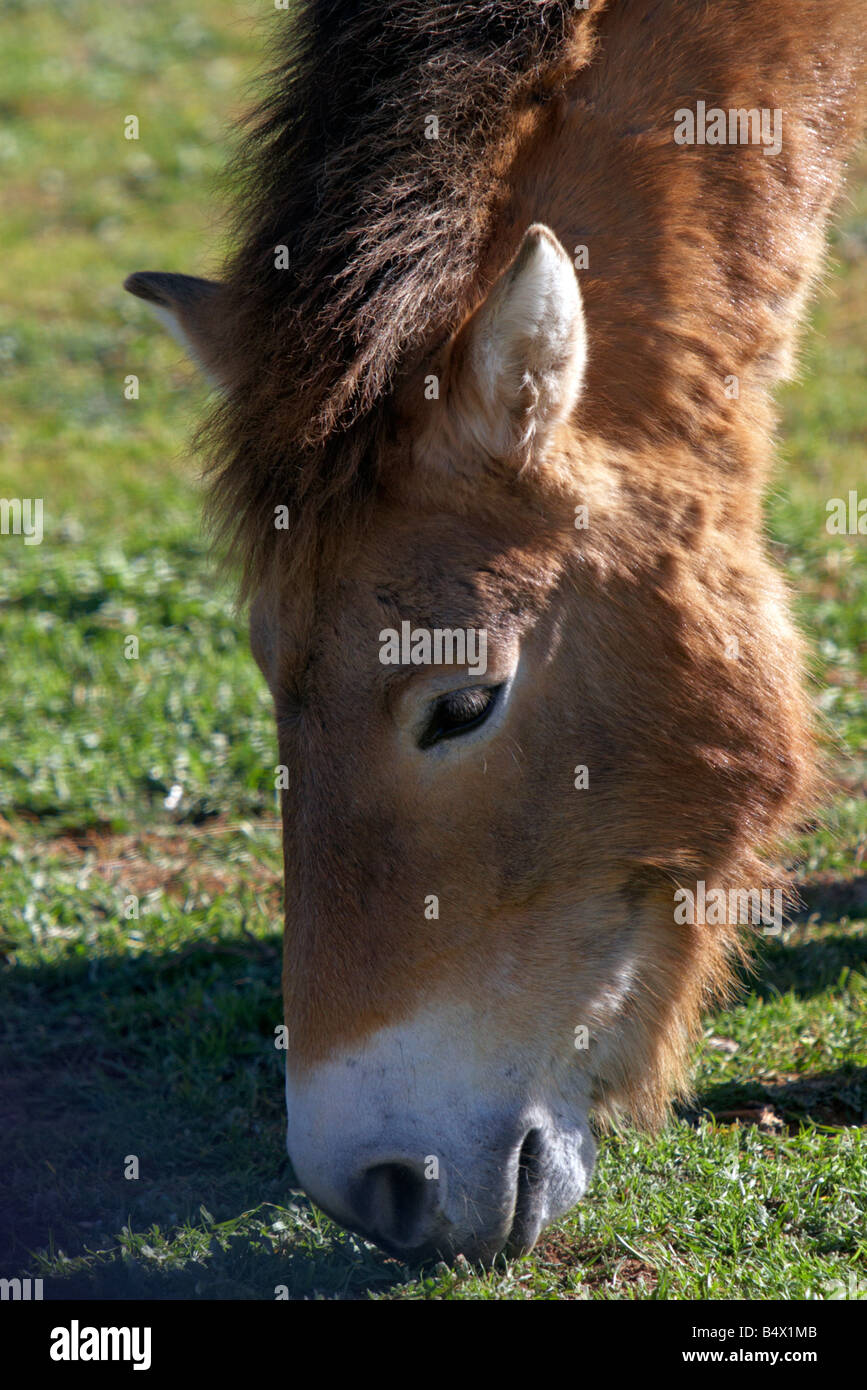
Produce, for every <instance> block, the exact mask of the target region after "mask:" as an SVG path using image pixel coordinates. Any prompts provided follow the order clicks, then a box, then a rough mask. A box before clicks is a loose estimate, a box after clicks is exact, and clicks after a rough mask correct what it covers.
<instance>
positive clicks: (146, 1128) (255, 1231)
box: [0, 935, 867, 1299]
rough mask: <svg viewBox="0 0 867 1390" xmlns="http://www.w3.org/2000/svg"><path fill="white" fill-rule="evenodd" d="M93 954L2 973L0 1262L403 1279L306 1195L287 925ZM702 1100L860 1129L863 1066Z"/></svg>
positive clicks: (339, 1279) (842, 955)
mask: <svg viewBox="0 0 867 1390" xmlns="http://www.w3.org/2000/svg"><path fill="white" fill-rule="evenodd" d="M77 950H78V951H80V952H81V953H80V954H78V953H76V954H72V953H71V954H70V956H69V957H68V958H67V959H66V960H65V961H63V962H61V963H59V964H52V965H41V966H39V967H35V968H32V969H31V968H25V967H22V966H14V967H9V968H7V969H6V971H5V974H4V977H3V1000H2V1006H0V1007H2V1014H0V1016H2V1018H3V1022H4V1046H3V1055H2V1069H0V1135H2V1139H0V1145H2V1168H3V1173H4V1181H3V1184H2V1189H0V1277H13V1276H14V1275H16V1274H20V1275H22V1276H23V1275H27V1274H29V1275H31V1276H39V1275H42V1277H43V1278H44V1281H45V1296H46V1297H47V1298H52V1297H54V1298H63V1297H75V1298H106V1299H111V1298H121V1299H123V1298H256V1299H273V1298H275V1297H276V1293H275V1290H277V1289H278V1287H281V1286H282V1287H285V1290H286V1295H287V1296H288V1297H290V1298H293V1299H294V1298H303V1297H316V1296H323V1297H328V1298H341V1297H345V1298H353V1297H355V1298H363V1297H365V1296H366V1295H367V1294H369V1293H370V1292H372V1291H376V1290H381V1291H385V1290H387V1289H389V1288H395V1287H399V1286H400V1285H402V1284H403V1283H404V1282H405V1280H406V1278H407V1271H406V1269H405V1268H404V1266H402V1265H400V1264H399V1263H397V1262H395V1261H393V1260H390V1259H388V1258H387V1257H386V1256H384V1255H381V1254H380V1253H379V1252H378V1251H376V1250H374V1249H373V1248H372V1247H370V1246H367V1245H365V1244H364V1243H363V1242H361V1241H359V1240H356V1239H355V1238H353V1237H352V1236H350V1235H347V1234H346V1233H345V1232H342V1231H339V1230H338V1229H337V1228H335V1227H333V1226H331V1225H330V1224H329V1223H328V1222H326V1221H325V1220H324V1218H322V1217H321V1216H320V1215H319V1214H318V1213H317V1212H316V1210H315V1209H314V1208H313V1207H312V1206H311V1204H310V1203H309V1202H308V1201H307V1200H306V1198H304V1197H303V1196H301V1195H300V1194H295V1193H293V1183H294V1176H293V1174H292V1172H291V1168H290V1165H289V1162H288V1159H287V1157H286V1151H285V1136H284V1123H285V1121H284V1111H283V1074H282V1072H283V1067H282V1062H283V1056H282V1053H281V1052H279V1051H278V1050H277V1049H276V1048H275V1046H274V1034H275V1027H276V1026H277V1025H278V1024H279V1023H280V1022H281V1017H282V1009H281V1001H280V995H279V977H280V966H279V939H278V938H277V937H276V936H275V937H274V938H269V939H266V940H262V941H259V940H254V939H247V938H242V937H232V938H225V939H223V938H220V939H217V940H211V941H205V942H202V943H201V944H196V943H193V944H191V945H190V946H188V947H186V948H185V949H184V950H183V951H180V952H166V953H165V954H158V953H144V952H142V954H141V955H140V956H139V957H137V958H127V957H124V958H105V957H100V958H93V959H88V958H87V956H86V954H85V953H84V950H83V948H77ZM864 958H865V943H864V942H863V941H859V940H858V939H857V938H853V937H851V936H845V935H840V936H833V937H826V938H824V939H821V940H818V941H816V942H814V943H806V944H798V945H792V946H786V945H781V944H779V943H776V942H769V943H768V944H767V945H766V947H765V948H764V951H763V959H762V961H761V962H760V965H759V975H758V979H757V980H754V981H753V983H752V988H754V989H755V990H756V991H757V992H758V993H760V994H763V996H764V997H768V996H770V995H771V994H775V993H777V992H784V991H785V990H788V989H794V990H796V991H797V992H798V993H801V994H815V993H817V992H819V991H821V990H822V989H824V988H828V987H829V986H832V985H835V984H837V983H839V980H840V977H841V972H842V971H844V970H847V969H857V968H858V966H859V965H861V964H863V962H864ZM700 1110H704V1111H711V1112H712V1113H714V1114H716V1115H717V1116H718V1118H720V1119H721V1120H722V1119H723V1118H724V1117H726V1116H728V1117H729V1118H737V1119H741V1120H742V1121H743V1122H747V1123H749V1122H752V1123H762V1121H763V1119H765V1120H767V1122H768V1125H769V1126H771V1127H772V1125H773V1124H775V1123H777V1122H779V1124H780V1125H782V1126H786V1125H792V1124H801V1123H804V1122H805V1121H808V1120H814V1121H816V1122H817V1123H821V1124H847V1125H853V1124H854V1125H859V1124H864V1123H865V1122H867V1074H865V1071H864V1069H860V1070H856V1069H848V1070H847V1069H842V1070H840V1071H837V1072H834V1073H827V1074H823V1075H819V1076H813V1077H803V1078H798V1079H797V1080H790V1079H785V1080H783V1081H781V1083H780V1084H779V1085H764V1084H761V1083H754V1082H746V1083H739V1082H732V1083H726V1084H722V1085H717V1086H714V1087H712V1088H709V1089H708V1090H706V1091H705V1092H704V1093H703V1094H702V1095H701V1097H700V1100H699V1107H698V1110H697V1111H694V1112H693V1114H696V1113H698V1112H699V1111H700ZM766 1112H768V1113H766ZM769 1115H770V1118H768V1116H769ZM133 1159H135V1160H137V1163H138V1172H139V1176H138V1177H137V1178H132V1179H130V1178H127V1177H126V1176H125V1172H128V1171H130V1170H131V1161H132V1160H133ZM125 1228H126V1229H125ZM61 1252H62V1255H61Z"/></svg>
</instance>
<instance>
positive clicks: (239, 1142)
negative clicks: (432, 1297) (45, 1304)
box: [0, 938, 405, 1299]
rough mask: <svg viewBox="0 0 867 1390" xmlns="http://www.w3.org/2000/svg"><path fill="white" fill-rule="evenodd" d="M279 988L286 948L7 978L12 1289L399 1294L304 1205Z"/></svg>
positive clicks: (5, 1108)
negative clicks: (287, 1104) (287, 1112)
mask: <svg viewBox="0 0 867 1390" xmlns="http://www.w3.org/2000/svg"><path fill="white" fill-rule="evenodd" d="M279 980H280V965H279V942H278V940H277V939H274V940H266V941H261V942H260V941H258V940H257V941H247V940H245V939H238V938H232V939H231V940H229V939H226V940H220V941H212V942H204V943H202V947H201V949H199V948H198V947H191V948H188V949H187V950H186V951H184V952H180V953H174V954H172V953H166V954H165V955H159V954H145V953H144V952H143V953H142V954H141V956H139V957H138V958H136V959H127V958H123V959H106V958H98V959H93V960H88V959H87V958H86V957H81V956H75V957H70V959H68V960H67V961H65V962H63V963H61V964H55V965H50V966H49V965H42V966H39V967H37V968H33V969H29V968H25V967H21V966H15V967H10V968H7V969H6V971H5V974H4V978H3V984H2V988H3V1003H2V1016H3V1019H4V1035H5V1039H4V1045H3V1052H2V1065H0V1136H2V1138H0V1150H2V1157H0V1165H2V1171H3V1174H4V1179H3V1184H2V1189H0V1276H2V1277H14V1276H15V1275H16V1274H17V1275H28V1274H29V1275H31V1276H34V1277H39V1276H42V1277H43V1279H44V1293H45V1297H46V1298H52V1297H53V1298H67V1297H73V1298H132V1297H135V1298H267V1299H273V1298H274V1297H275V1296H276V1295H275V1288H276V1287H277V1286H278V1285H285V1286H286V1287H287V1290H288V1296H289V1297H291V1298H298V1297H304V1296H305V1295H307V1296H309V1295H313V1296H315V1295H316V1294H317V1293H321V1294H324V1295H325V1296H327V1297H340V1296H349V1297H352V1296H353V1295H354V1296H359V1297H363V1296H364V1293H365V1291H366V1290H367V1289H369V1288H373V1287H387V1286H388V1285H391V1284H394V1283H401V1282H403V1280H404V1278H405V1274H404V1271H403V1267H402V1266H401V1265H399V1264H397V1263H396V1262H394V1261H391V1260H388V1259H387V1258H386V1257H385V1256H381V1255H379V1253H378V1252H375V1251H373V1250H372V1249H371V1248H369V1247H367V1246H365V1245H364V1244H363V1243H362V1242H360V1241H355V1240H354V1239H353V1237H351V1236H349V1235H346V1234H345V1233H343V1232H335V1228H333V1227H330V1226H329V1224H328V1223H327V1222H325V1221H324V1220H323V1218H321V1217H320V1216H319V1215H318V1214H317V1213H316V1212H315V1210H314V1209H313V1208H312V1207H311V1205H310V1204H309V1203H308V1202H307V1200H306V1198H304V1197H303V1196H301V1195H300V1194H295V1195H293V1191H292V1188H293V1183H294V1181H295V1180H294V1175H293V1173H292V1171H291V1165H290V1164H289V1161H288V1159H287V1156H286V1148H285V1116H284V1101H283V1053H282V1052H280V1051H278V1050H277V1049H276V1048H275V1046H274V1036H275V1035H274V1030H275V1027H276V1026H277V1025H278V1024H279V1023H280V1022H281V1021H282V1008H281V1001H280V995H279ZM133 1160H137V1163H138V1173H139V1176H138V1178H128V1177H126V1176H125V1173H127V1172H132V1171H133V1169H134V1165H133ZM290 1203H291V1204H292V1205H291V1209H289V1210H287V1208H288V1207H289V1204H290ZM124 1228H126V1230H125V1229H124ZM61 1252H62V1253H61Z"/></svg>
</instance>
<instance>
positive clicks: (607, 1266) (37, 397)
mask: <svg viewBox="0 0 867 1390" xmlns="http://www.w3.org/2000/svg"><path fill="white" fill-rule="evenodd" d="M256 12H257V10H256V7H254V6H253V5H252V4H251V5H250V6H249V7H248V8H247V9H245V8H244V7H243V6H242V5H239V4H233V3H226V0H219V2H218V0H211V3H209V4H205V3H204V0H184V2H183V3H180V0H159V3H155V4H153V5H151V6H138V5H132V4H118V5H115V6H107V5H105V4H103V3H99V4H97V3H94V0H70V3H68V4H65V5H64V6H63V7H62V13H61V12H59V11H58V10H57V7H56V6H53V5H49V4H47V3H35V2H33V0H18V2H17V3H12V4H7V6H6V7H5V9H4V11H3V15H2V17H0V46H2V49H3V52H4V59H5V61H4V79H3V80H4V87H3V90H2V92H0V110H2V114H3V128H2V132H0V177H2V179H3V182H4V188H5V189H6V193H7V196H6V199H5V203H6V217H5V221H6V236H5V250H4V255H3V258H2V261H0V280H2V295H0V303H2V306H3V307H2V309H0V375H2V384H0V390H2V393H3V399H4V410H3V415H2V421H0V434H2V438H0V447H2V459H3V462H2V466H0V467H2V471H0V494H2V495H4V496H41V497H43V498H44V507H45V523H44V524H45V541H44V542H43V544H42V545H41V546H24V545H23V544H22V543H21V542H20V539H16V538H13V537H2V538H0V643H2V657H3V676H4V679H3V682H2V685H0V727H2V728H3V730H4V738H3V739H2V740H0V957H2V960H3V962H4V963H3V966H2V990H3V1004H2V1035H3V1042H2V1059H0V1104H2V1125H0V1132H2V1134H3V1147H4V1150H5V1152H4V1163H3V1168H4V1175H5V1176H4V1183H3V1186H2V1190H0V1208H2V1221H0V1229H2V1233H3V1236H2V1238H3V1246H2V1249H0V1275H3V1276H6V1277H8V1276H11V1275H13V1274H15V1273H25V1274H26V1273H29V1274H31V1275H40V1274H41V1275H42V1276H43V1277H44V1279H45V1281H46V1286H45V1287H46V1295H47V1296H49V1297H51V1296H63V1295H65V1294H75V1295H80V1296H85V1297H113V1298H119V1297H121V1298H122V1297H127V1296H145V1297H166V1296H172V1297H174V1296H176V1297H182V1298H197V1297H202V1298H214V1297H217V1298H252V1299H260V1298H267V1299H271V1298H274V1297H275V1289H277V1288H278V1287H280V1286H286V1287H287V1289H288V1291H289V1293H290V1296H291V1297H294V1298H299V1297H324V1298H340V1297H354V1298H358V1297H370V1298H384V1299H407V1298H410V1299H426V1298H448V1299H451V1298H454V1299H485V1298H533V1299H536V1298H539V1299H546V1298H594V1299H597V1298H603V1299H620V1298H625V1299H629V1298H720V1297H723V1298H725V1297H748V1298H767V1297H780V1298H805V1297H816V1298H827V1297H838V1296H840V1290H841V1289H843V1290H851V1289H853V1288H854V1289H856V1290H857V1288H858V1287H859V1284H860V1286H861V1288H862V1289H863V1291H864V1292H865V1293H867V1237H865V1235H864V1232H863V1203H864V1193H865V1190H867V1148H865V1125H867V1039H865V1032H867V1030H865V1024H864V1018H865V1005H867V997H865V996H867V983H865V980H867V923H865V920H864V918H865V895H864V891H863V887H864V863H863V860H864V854H865V846H867V799H865V795H864V792H865V785H867V637H865V622H864V614H865V611H867V544H865V541H864V539H863V538H858V537H832V536H829V535H828V534H827V532H826V530H825V527H824V519H825V502H826V500H827V498H829V497H832V496H845V495H846V493H847V492H848V490H849V489H850V488H858V487H859V485H860V486H861V489H862V491H863V474H864V469H863V430H864V398H863V382H864V375H865V356H867V353H865V342H864V334H863V322H864V313H865V306H867V162H865V161H863V160H862V163H861V165H860V168H859V170H858V173H857V176H856V179H855V180H854V182H853V184H852V191H851V196H850V199H849V202H848V204H847V205H846V206H845V207H844V210H843V217H842V220H841V223H840V226H839V228H838V230H837V231H836V232H835V235H834V243H833V248H834V262H833V267H832V270H831V272H830V273H829V275H828V277H827V279H826V283H825V285H824V288H823V293H822V297H821V299H820V301H819V303H818V306H817V308H816V310H815V313H814V315H813V319H812V323H811V325H810V328H809V330H808V333H807V336H806V339H805V351H804V354H803V359H802V362H803V367H802V373H801V379H800V381H799V382H798V383H796V384H795V385H794V386H791V387H789V388H787V390H786V391H785V393H784V394H783V396H782V398H781V399H782V407H783V419H782V427H781V440H780V457H781V464H780V468H779V470H778V473H777V476H776V478H775V481H774V486H773V488H772V490H771V493H770V496H769V506H768V527H769V536H770V539H771V543H772V545H773V547H774V551H775V553H776V555H777V557H778V559H779V561H780V563H781V564H782V565H783V566H784V568H785V569H786V571H787V572H788V574H789V575H790V577H791V580H792V583H793V586H794V588H795V590H796V594H797V600H796V603H797V609H798V613H799V615H800V619H801V622H802V625H803V626H804V628H805V630H806V631H807V632H808V634H809V636H810V639H811V643H812V646H813V649H814V651H815V661H814V676H815V683H816V686H815V688H816V698H817V704H818V707H819V709H820V711H821V713H822V716H823V719H824V720H825V723H826V728H827V732H828V737H829V746H830V749H831V756H832V762H833V766H834V770H835V773H836V775H837V777H838V780H839V792H838V795H837V796H836V798H835V801H834V803H833V805H832V807H831V808H830V811H829V814H828V816H827V818H826V819H825V821H823V823H821V824H818V825H817V826H815V827H813V828H811V829H810V830H809V832H805V833H804V835H803V836H802V837H801V838H800V839H799V840H798V841H797V842H796V843H793V844H792V846H791V855H790V857H791V862H792V864H793V865H794V866H795V867H796V869H797V871H798V873H799V876H800V878H801V880H802V882H803V883H804V891H805V897H806V899H807V902H808V904H809V906H810V907H813V908H815V912H814V913H813V915H812V917H810V919H809V920H804V921H801V922H800V923H799V924H798V925H796V926H795V927H793V928H791V929H790V930H789V931H788V932H787V933H786V935H785V936H784V938H783V939H782V940H780V941H771V942H768V943H766V944H765V946H764V947H763V951H762V958H761V961H760V963H759V966H758V970H757V974H756V976H755V977H754V978H753V979H752V980H751V981H749V982H748V984H746V985H745V988H744V992H743V994H742V996H741V998H740V1000H739V1001H738V1003H737V1004H736V1005H735V1006H733V1007H732V1008H730V1009H729V1010H728V1011H726V1012H724V1013H720V1014H718V1015H715V1016H714V1017H711V1018H708V1019H707V1021H706V1043H705V1046H704V1047H703V1048H702V1049H701V1050H700V1052H699V1055H698V1057H697V1059H696V1096H697V1100H696V1104H695V1107H694V1109H693V1110H691V1111H684V1112H683V1113H681V1114H680V1115H679V1116H678V1117H677V1118H676V1119H675V1120H673V1122H672V1123H671V1125H670V1126H669V1127H668V1128H667V1129H666V1130H665V1132H664V1133H663V1134H662V1135H660V1136H658V1137H656V1138H647V1137H641V1136H637V1135H635V1134H633V1133H631V1132H629V1131H624V1132H622V1133H617V1134H614V1135H611V1136H609V1137H607V1138H606V1139H604V1140H603V1142H602V1146H601V1153H600V1160H599V1164H598V1167H597V1170H596V1174H595V1176H594V1179H593V1184H592V1187H591V1190H590V1193H589V1195H588V1197H587V1198H586V1200H585V1201H584V1203H583V1204H582V1205H581V1206H580V1207H579V1208H578V1209H577V1210H576V1211H575V1212H573V1213H572V1214H570V1216H569V1217H568V1218H567V1219H565V1220H564V1221H561V1222H560V1223H559V1224H558V1225H557V1226H556V1227H555V1228H554V1229H553V1230H552V1231H550V1232H549V1233H548V1234H547V1235H546V1237H545V1238H544V1239H543V1241H542V1243H541V1245H540V1247H539V1248H538V1249H537V1250H536V1251H534V1252H533V1254H532V1255H531V1256H530V1257H528V1258H527V1259H524V1260H518V1261H512V1262H510V1263H506V1262H503V1263H502V1264H501V1265H500V1266H499V1267H498V1268H496V1269H494V1270H492V1271H489V1272H487V1273H484V1274H481V1273H479V1272H478V1271H476V1270H472V1269H470V1268H469V1267H468V1266H466V1265H465V1264H463V1263H462V1262H460V1261H459V1262H458V1265H457V1266H456V1268H454V1269H451V1270H448V1269H446V1268H445V1266H440V1267H438V1268H437V1269H432V1270H428V1271H424V1272H419V1271H412V1270H408V1269H406V1268H404V1267H403V1266H402V1265H400V1264H398V1263H396V1262H395V1261H393V1260H390V1259H388V1258H386V1257H385V1256H383V1255H381V1254H380V1253H379V1252H377V1251H376V1250H375V1249H374V1248H373V1247H371V1246H368V1245H366V1244H365V1243H364V1242H362V1241H360V1240H358V1239H356V1238H355V1237H353V1236H350V1235H348V1234H346V1233H345V1232H343V1231H341V1230H340V1229H339V1228H337V1227H335V1226H334V1225H333V1224H332V1223H330V1222H329V1221H328V1220H327V1219H325V1218H324V1217H323V1216H321V1214H319V1213H317V1212H316V1210H315V1209H314V1208H312V1207H311V1205H310V1204H309V1203H308V1202H307V1200H306V1199H305V1198H304V1197H303V1196H301V1195H300V1194H297V1193H296V1194H293V1192H292V1174H291V1171H290V1169H289V1165H288V1160H287V1159H286V1155H285V1147H284V1132H283V1127H284V1119H283V1093H282V1068H281V1056H282V1054H280V1053H279V1052H278V1051H277V1050H276V1049H275V1047H274V1042H273V1039H274V1028H275V1026H276V1025H277V1024H278V1023H279V1022H280V1016H281V1005H280V998H279V973H280V967H279V932H278V929H277V927H276V925H275V924H276V923H277V922H278V920H279V903H280V873H281V860H280V837H279V827H278V825H277V822H276V820H275V796H274V789H273V786H274V779H273V768H274V763H275V762H276V740H275V735H274V730H273V727H272V714H271V707H270V701H269V698H268V696H267V693H266V691H265V689H264V686H263V683H262V681H261V678H260V677H259V675H258V673H257V671H256V669H255V667H254V664H253V662H252V659H251V657H250V655H249V651H248V647H247V639H246V633H245V630H244V625H243V622H242V621H241V620H240V619H239V617H238V616H237V615H236V614H235V612H234V610H233V598H232V594H231V592H230V591H229V589H228V588H227V587H225V586H223V585H221V584H219V583H218V582H217V581H216V580H215V577H214V574H213V570H212V567H211V565H210V562H209V560H208V556H207V547H206V544H205V541H204V539H203V537H202V534H201V529H200V502H201V497H200V492H199V488H198V485H197V483H196V480H195V477H194V473H193V468H192V466H191V464H190V463H189V461H188V458H187V454H186V439H187V437H188V434H189V430H190V426H191V423H192V421H193V420H194V419H195V418H196V417H197V415H198V414H199V412H200V410H201V407H202V404H203V401H204V389H203V387H202V386H201V384H200V383H199V382H198V381H197V380H196V378H195V375H194V373H193V371H192V369H191V368H189V367H188V366H186V365H185V364H184V363H183V362H182V361H181V360H180V358H179V352H178V350H177V349H176V348H175V346H174V345H173V344H172V343H171V342H170V340H168V339H167V338H166V337H164V335H163V334H162V332H161V331H160V330H159V328H158V327H157V325H155V324H152V323H151V321H150V319H149V318H148V317H147V315H146V313H145V312H144V311H143V310H142V308H141V306H140V305H139V304H137V303H136V302H135V301H133V300H132V299H130V298H129V296H127V295H125V294H124V293H123V291H122V289H121V287H120V286H121V282H122V280H123V277H124V275H125V274H126V273H127V272H128V271H130V270H132V269H139V268H150V267H153V268H156V267H160V268H164V269H175V270H187V271H191V272H196V273H205V274H206V273H208V271H209V270H210V269H212V268H213V266H214V265H215V263H216V261H217V258H218V256H219V252H220V247H221V241H220V227H219V220H218V217H217V215H216V213H215V208H218V207H219V187H218V184H217V179H216V176H217V173H218V171H219V170H220V169H221V168H222V166H223V163H224V160H225V156H226V140H225V137H226V126H227V121H228V120H229V119H230V118H231V116H232V115H233V114H234V112H235V111H237V110H238V109H239V108H240V107H241V106H242V105H243V104H244V101H245V84H246V83H247V80H248V78H249V76H250V74H251V72H252V70H253V65H254V62H255V61H256V59H257V58H258V55H259V52H260V49H259V44H258V40H257V37H256V34H255V30H254V28H253V26H252V24H251V19H250V17H251V16H252V15H253V14H254V13H256ZM128 114H138V116H139V118H140V121H141V139H140V140H139V141H138V142H128V141H126V140H124V138H123V121H124V117H125V116H126V115H128ZM129 374H135V375H137V376H138V377H139V387H140V394H139V398H138V400H126V399H125V398H124V381H125V378H126V377H127V376H128V375H129ZM130 634H134V635H135V636H137V637H138V639H139V655H138V657H137V659H127V657H126V656H125V654H124V643H125V639H126V638H127V637H128V636H129V635H130ZM175 787H177V788H180V793H179V794H177V793H176V796H175V798H172V797H171V796H170V792H171V789H172V788H175ZM178 795H179V799H177V796H178ZM167 800H168V802H169V804H168V805H167V804H166V803H167ZM135 912H137V914H138V915H137V916H136V915H132V914H134V913H135ZM714 1117H715V1118H714ZM130 1155H135V1156H136V1157H137V1158H138V1161H139V1177H138V1178H137V1179H128V1178H126V1177H125V1176H124V1168H125V1165H126V1163H127V1159H128V1156H130Z"/></svg>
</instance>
